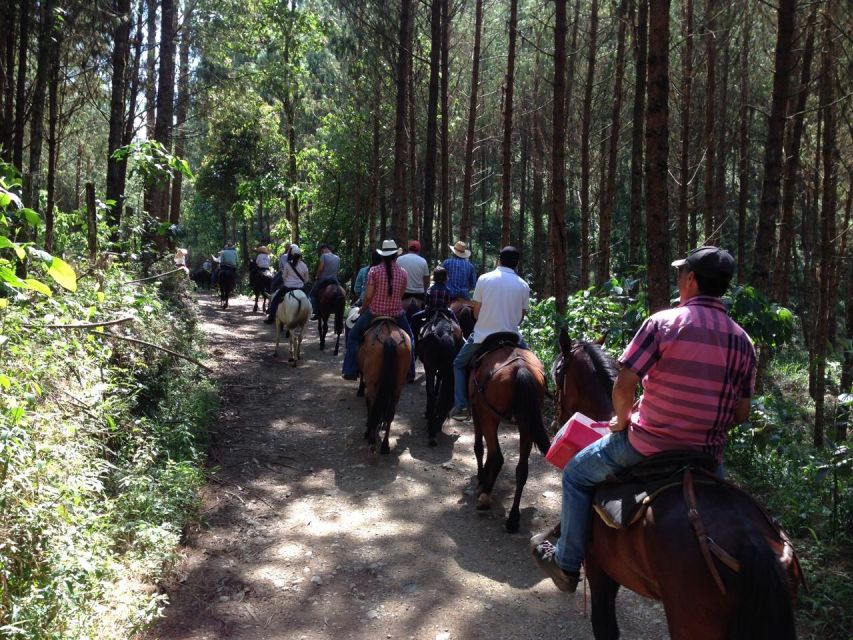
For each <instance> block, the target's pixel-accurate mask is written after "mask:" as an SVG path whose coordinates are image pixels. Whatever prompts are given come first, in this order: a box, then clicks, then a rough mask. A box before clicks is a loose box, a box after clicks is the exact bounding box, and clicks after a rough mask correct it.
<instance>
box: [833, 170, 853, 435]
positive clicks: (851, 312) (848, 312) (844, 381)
mask: <svg viewBox="0 0 853 640" xmlns="http://www.w3.org/2000/svg"><path fill="white" fill-rule="evenodd" d="M847 184H848V185H850V184H853V171H849V170H848V173H847ZM851 198H853V190H851V189H849V188H848V189H847V205H846V206H845V207H844V229H845V236H844V238H845V241H846V244H845V249H846V250H845V252H844V253H843V254H839V257H840V258H841V259H842V260H843V261H844V263H845V264H846V265H847V295H846V296H845V298H844V311H845V323H844V327H845V336H846V337H847V341H848V344H850V343H851V342H853V237H851V233H853V232H851V230H850V204H851ZM841 392H842V393H853V349H845V350H844V364H843V366H842V369H841ZM842 425H844V426H843V428H844V432H843V433H842V432H841V431H840V429H841V428H842ZM846 438H847V428H846V422H844V421H841V422H839V432H838V434H837V437H836V440H837V441H838V442H843V441H844V440H845V439H846Z"/></svg>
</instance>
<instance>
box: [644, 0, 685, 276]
mask: <svg viewBox="0 0 853 640" xmlns="http://www.w3.org/2000/svg"><path fill="white" fill-rule="evenodd" d="M687 2H688V3H691V2H692V0H687ZM637 4H638V10H637V18H636V25H635V27H634V60H635V64H634V68H635V72H634V109H633V118H632V120H633V122H632V124H631V209H630V212H629V222H628V227H629V228H628V264H630V265H631V266H632V267H638V266H639V265H640V238H641V236H642V230H643V141H644V137H645V130H644V127H643V124H644V118H645V111H646V56H647V44H648V21H649V3H648V0H638V1H637ZM690 6H692V4H690ZM633 7H634V5H633V3H632V4H631V12H632V22H633V10H634V9H633Z"/></svg>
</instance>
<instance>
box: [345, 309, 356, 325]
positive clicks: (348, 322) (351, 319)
mask: <svg viewBox="0 0 853 640" xmlns="http://www.w3.org/2000/svg"><path fill="white" fill-rule="evenodd" d="M358 311H359V307H353V308H351V309H350V310H349V315H348V316H347V320H346V325H347V329H352V328H353V327H354V326H355V321H356V320H358Z"/></svg>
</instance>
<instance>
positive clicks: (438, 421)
mask: <svg viewBox="0 0 853 640" xmlns="http://www.w3.org/2000/svg"><path fill="white" fill-rule="evenodd" d="M462 342H463V340H462V329H460V328H459V324H457V322H456V321H455V320H453V318H452V317H450V314H449V312H448V311H446V310H444V309H436V310H435V311H433V312H431V313H430V314H429V315H428V316H427V319H426V321H425V322H424V324H423V328H422V329H421V332H420V338H419V339H418V342H417V345H416V346H415V351H416V353H417V355H418V357H419V358H420V359H421V362H423V363H424V372H425V378H426V394H427V405H426V419H427V433H428V435H429V446H431V447H434V446H435V445H436V444H437V443H436V436H438V434H439V433H440V432H441V425H443V424H444V421H445V420H446V419H447V414H448V413H450V409H451V407H452V406H453V359H454V358H455V357H456V354H457V353H458V352H459V349H460V348H461V347H462Z"/></svg>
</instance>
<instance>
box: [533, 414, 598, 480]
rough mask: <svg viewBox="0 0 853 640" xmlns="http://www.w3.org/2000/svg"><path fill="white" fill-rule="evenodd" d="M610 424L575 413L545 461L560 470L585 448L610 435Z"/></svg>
mask: <svg viewBox="0 0 853 640" xmlns="http://www.w3.org/2000/svg"><path fill="white" fill-rule="evenodd" d="M609 424H610V423H609V422H596V421H594V420H593V419H592V418H588V417H587V416H585V415H584V414H582V413H575V414H574V415H573V416H572V417H571V418H569V421H568V422H566V424H564V425H563V428H562V429H560V430H559V431H558V432H557V435H556V436H555V437H554V441H553V442H552V443H551V448H550V449H548V453H547V454H545V459H546V460H547V461H548V462H550V463H551V464H553V465H554V466H555V467H557V468H558V469H562V468H563V467H565V466H566V465H567V464H568V462H569V460H571V459H572V458H573V457H574V455H575V454H576V453H577V452H578V451H580V450H581V449H583V448H584V447H586V446H588V445H591V444H592V443H593V442H595V441H596V440H599V439H600V438H603V437H604V436H606V435H607V434H608V433H610V427H609Z"/></svg>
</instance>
